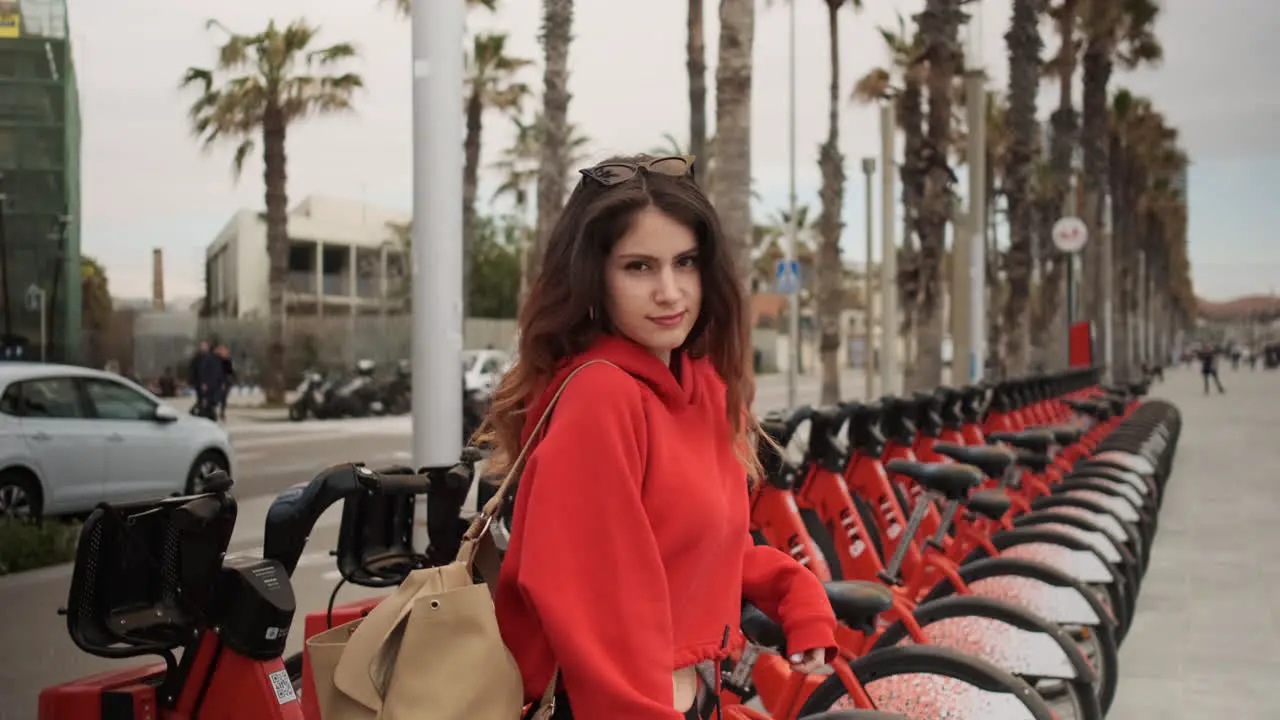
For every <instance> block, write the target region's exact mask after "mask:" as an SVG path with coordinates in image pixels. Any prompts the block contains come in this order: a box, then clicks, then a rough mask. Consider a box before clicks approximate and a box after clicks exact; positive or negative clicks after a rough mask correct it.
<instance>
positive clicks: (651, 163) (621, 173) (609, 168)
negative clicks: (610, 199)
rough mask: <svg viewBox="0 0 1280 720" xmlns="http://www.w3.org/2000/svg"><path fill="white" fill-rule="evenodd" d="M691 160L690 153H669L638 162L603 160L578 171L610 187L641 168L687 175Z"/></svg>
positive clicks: (648, 171)
mask: <svg viewBox="0 0 1280 720" xmlns="http://www.w3.org/2000/svg"><path fill="white" fill-rule="evenodd" d="M693 161H694V158H693V156H692V155H671V156H669V157H660V158H653V159H651V160H645V161H643V162H638V163H630V162H604V163H600V164H599V165H596V166H593V167H589V168H583V169H582V170H579V171H578V172H580V173H582V176H583V177H585V178H590V179H592V180H595V181H596V182H598V183H600V184H601V185H603V186H605V187H612V186H614V185H618V184H621V183H624V182H626V181H628V180H630V179H631V178H633V177H635V176H636V173H638V172H640V171H641V170H643V171H645V172H647V173H655V174H658V175H666V176H667V177H673V178H682V177H688V176H690V175H692V174H693Z"/></svg>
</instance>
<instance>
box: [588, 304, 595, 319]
mask: <svg viewBox="0 0 1280 720" xmlns="http://www.w3.org/2000/svg"><path fill="white" fill-rule="evenodd" d="M587 317H588V318H590V319H591V322H595V320H596V307H595V306H594V305H592V306H591V307H589V308H587Z"/></svg>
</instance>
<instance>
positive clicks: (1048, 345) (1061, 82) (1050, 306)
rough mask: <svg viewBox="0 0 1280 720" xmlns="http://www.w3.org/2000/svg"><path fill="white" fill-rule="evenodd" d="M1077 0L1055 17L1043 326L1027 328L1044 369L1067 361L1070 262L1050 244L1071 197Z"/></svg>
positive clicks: (1066, 1) (1043, 232) (1043, 226)
mask: <svg viewBox="0 0 1280 720" xmlns="http://www.w3.org/2000/svg"><path fill="white" fill-rule="evenodd" d="M1077 2H1078V0H1063V3H1062V7H1061V9H1060V14H1059V15H1058V17H1057V26H1058V37H1059V40H1060V48H1059V53H1058V57H1057V58H1056V60H1055V62H1056V65H1057V69H1058V108H1057V110H1055V111H1054V112H1053V115H1052V116H1050V122H1051V123H1052V126H1053V133H1052V135H1051V137H1050V144H1049V172H1050V176H1051V178H1052V185H1051V187H1052V193H1051V194H1050V196H1049V198H1048V199H1047V201H1046V204H1045V207H1044V208H1043V212H1042V214H1041V216H1040V239H1041V241H1042V246H1043V247H1044V248H1045V254H1044V257H1045V258H1046V259H1047V261H1048V266H1047V267H1046V269H1045V273H1044V287H1045V290H1044V292H1042V297H1043V302H1044V313H1043V316H1042V317H1043V318H1044V322H1038V323H1035V324H1034V325H1033V326H1032V328H1031V343H1032V345H1033V346H1034V347H1037V348H1043V350H1044V353H1045V356H1046V360H1047V361H1046V365H1047V366H1048V367H1050V368H1057V367H1062V366H1063V365H1064V363H1065V360H1066V337H1067V326H1066V325H1067V323H1066V315H1067V313H1066V296H1067V292H1066V274H1067V265H1068V264H1069V263H1070V262H1071V261H1072V259H1071V258H1070V257H1069V256H1067V255H1065V254H1063V253H1062V252H1059V251H1058V250H1057V249H1056V248H1054V247H1053V245H1052V243H1051V242H1050V237H1051V236H1052V230H1053V224H1054V222H1056V221H1057V219H1058V218H1059V217H1062V216H1063V215H1065V214H1068V213H1069V212H1074V211H1073V210H1069V202H1070V198H1071V180H1072V172H1071V158H1072V154H1073V151H1074V150H1075V147H1076V130H1077V127H1076V125H1077V118H1076V111H1075V105H1074V102H1073V99H1072V83H1073V78H1074V77H1075V71H1076V51H1075V32H1076V11H1077V10H1076V8H1077Z"/></svg>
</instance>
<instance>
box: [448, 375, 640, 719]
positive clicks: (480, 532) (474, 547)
mask: <svg viewBox="0 0 1280 720" xmlns="http://www.w3.org/2000/svg"><path fill="white" fill-rule="evenodd" d="M590 365H608V366H610V367H613V368H617V369H618V370H622V368H620V367H618V366H617V365H615V364H613V363H611V362H609V361H608V360H588V361H587V362H584V363H582V364H581V365H579V366H578V367H576V368H574V369H573V372H571V373H569V375H568V376H567V377H565V379H564V381H563V382H561V383H560V387H558V388H556V393H555V395H552V396H551V402H549V403H547V409H546V410H543V411H542V417H540V418H538V423H537V424H536V425H534V426H533V432H531V433H529V439H528V441H526V442H525V444H524V447H522V448H520V454H519V455H517V456H516V459H515V460H514V461H513V462H512V463H511V467H510V468H509V469H508V470H507V474H506V476H504V477H503V478H502V483H501V484H500V485H498V489H497V490H496V491H495V492H494V493H493V497H491V498H489V502H487V503H485V504H484V507H483V508H481V510H480V514H479V515H477V516H476V518H475V519H474V520H472V521H471V526H470V527H468V528H467V532H466V534H464V535H463V536H462V540H463V548H464V554H465V558H464V562H466V563H467V564H468V565H470V564H471V562H477V564H483V565H485V566H487V567H480V568H478V569H479V570H480V575H481V577H484V579H485V582H487V583H489V587H490V590H493V589H494V586H495V585H496V583H497V578H498V573H497V572H496V558H495V557H492V555H493V553H492V550H493V548H492V543H485V542H484V540H485V539H486V538H487V535H488V532H489V526H490V524H491V523H492V522H493V519H494V518H495V517H497V514H498V513H499V512H500V511H501V510H502V503H503V502H504V501H505V500H506V498H507V493H508V492H509V491H510V490H511V487H512V485H513V484H514V483H515V482H516V479H517V478H519V477H520V473H521V472H522V471H523V470H524V464H525V461H526V460H528V458H529V453H530V452H531V451H532V450H533V447H534V445H536V444H537V443H538V439H539V436H540V435H541V434H542V430H543V428H545V427H546V425H547V421H548V420H549V419H551V411H552V410H553V409H555V406H556V403H557V402H559V401H560V396H561V395H563V394H564V389H565V388H566V387H568V386H569V381H570V380H572V379H573V376H575V375H577V374H578V373H580V372H582V371H583V370H585V369H586V368H587V367H588V366H590ZM486 551H490V552H488V553H486ZM485 561H488V562H485ZM486 571H487V572H486ZM559 684H560V666H559V664H557V665H556V666H555V667H554V668H552V670H551V680H550V681H548V682H547V688H546V690H544V691H543V692H542V700H541V701H540V702H539V703H538V709H537V710H536V711H535V712H534V715H533V720H551V716H552V715H554V714H555V711H556V688H557V687H558V686H559Z"/></svg>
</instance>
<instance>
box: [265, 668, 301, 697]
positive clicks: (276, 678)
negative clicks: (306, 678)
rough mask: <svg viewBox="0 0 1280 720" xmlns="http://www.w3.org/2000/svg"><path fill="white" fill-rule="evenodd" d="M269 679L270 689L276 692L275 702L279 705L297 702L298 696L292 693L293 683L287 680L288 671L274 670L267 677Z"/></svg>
mask: <svg viewBox="0 0 1280 720" xmlns="http://www.w3.org/2000/svg"><path fill="white" fill-rule="evenodd" d="M267 677H269V678H271V689H272V690H275V692H276V700H278V701H279V702H280V704H281V705H284V704H285V703H291V702H297V701H298V696H297V694H295V693H294V692H293V681H291V680H289V671H288V670H276V671H275V672H273V673H270V674H269V675H267Z"/></svg>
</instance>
